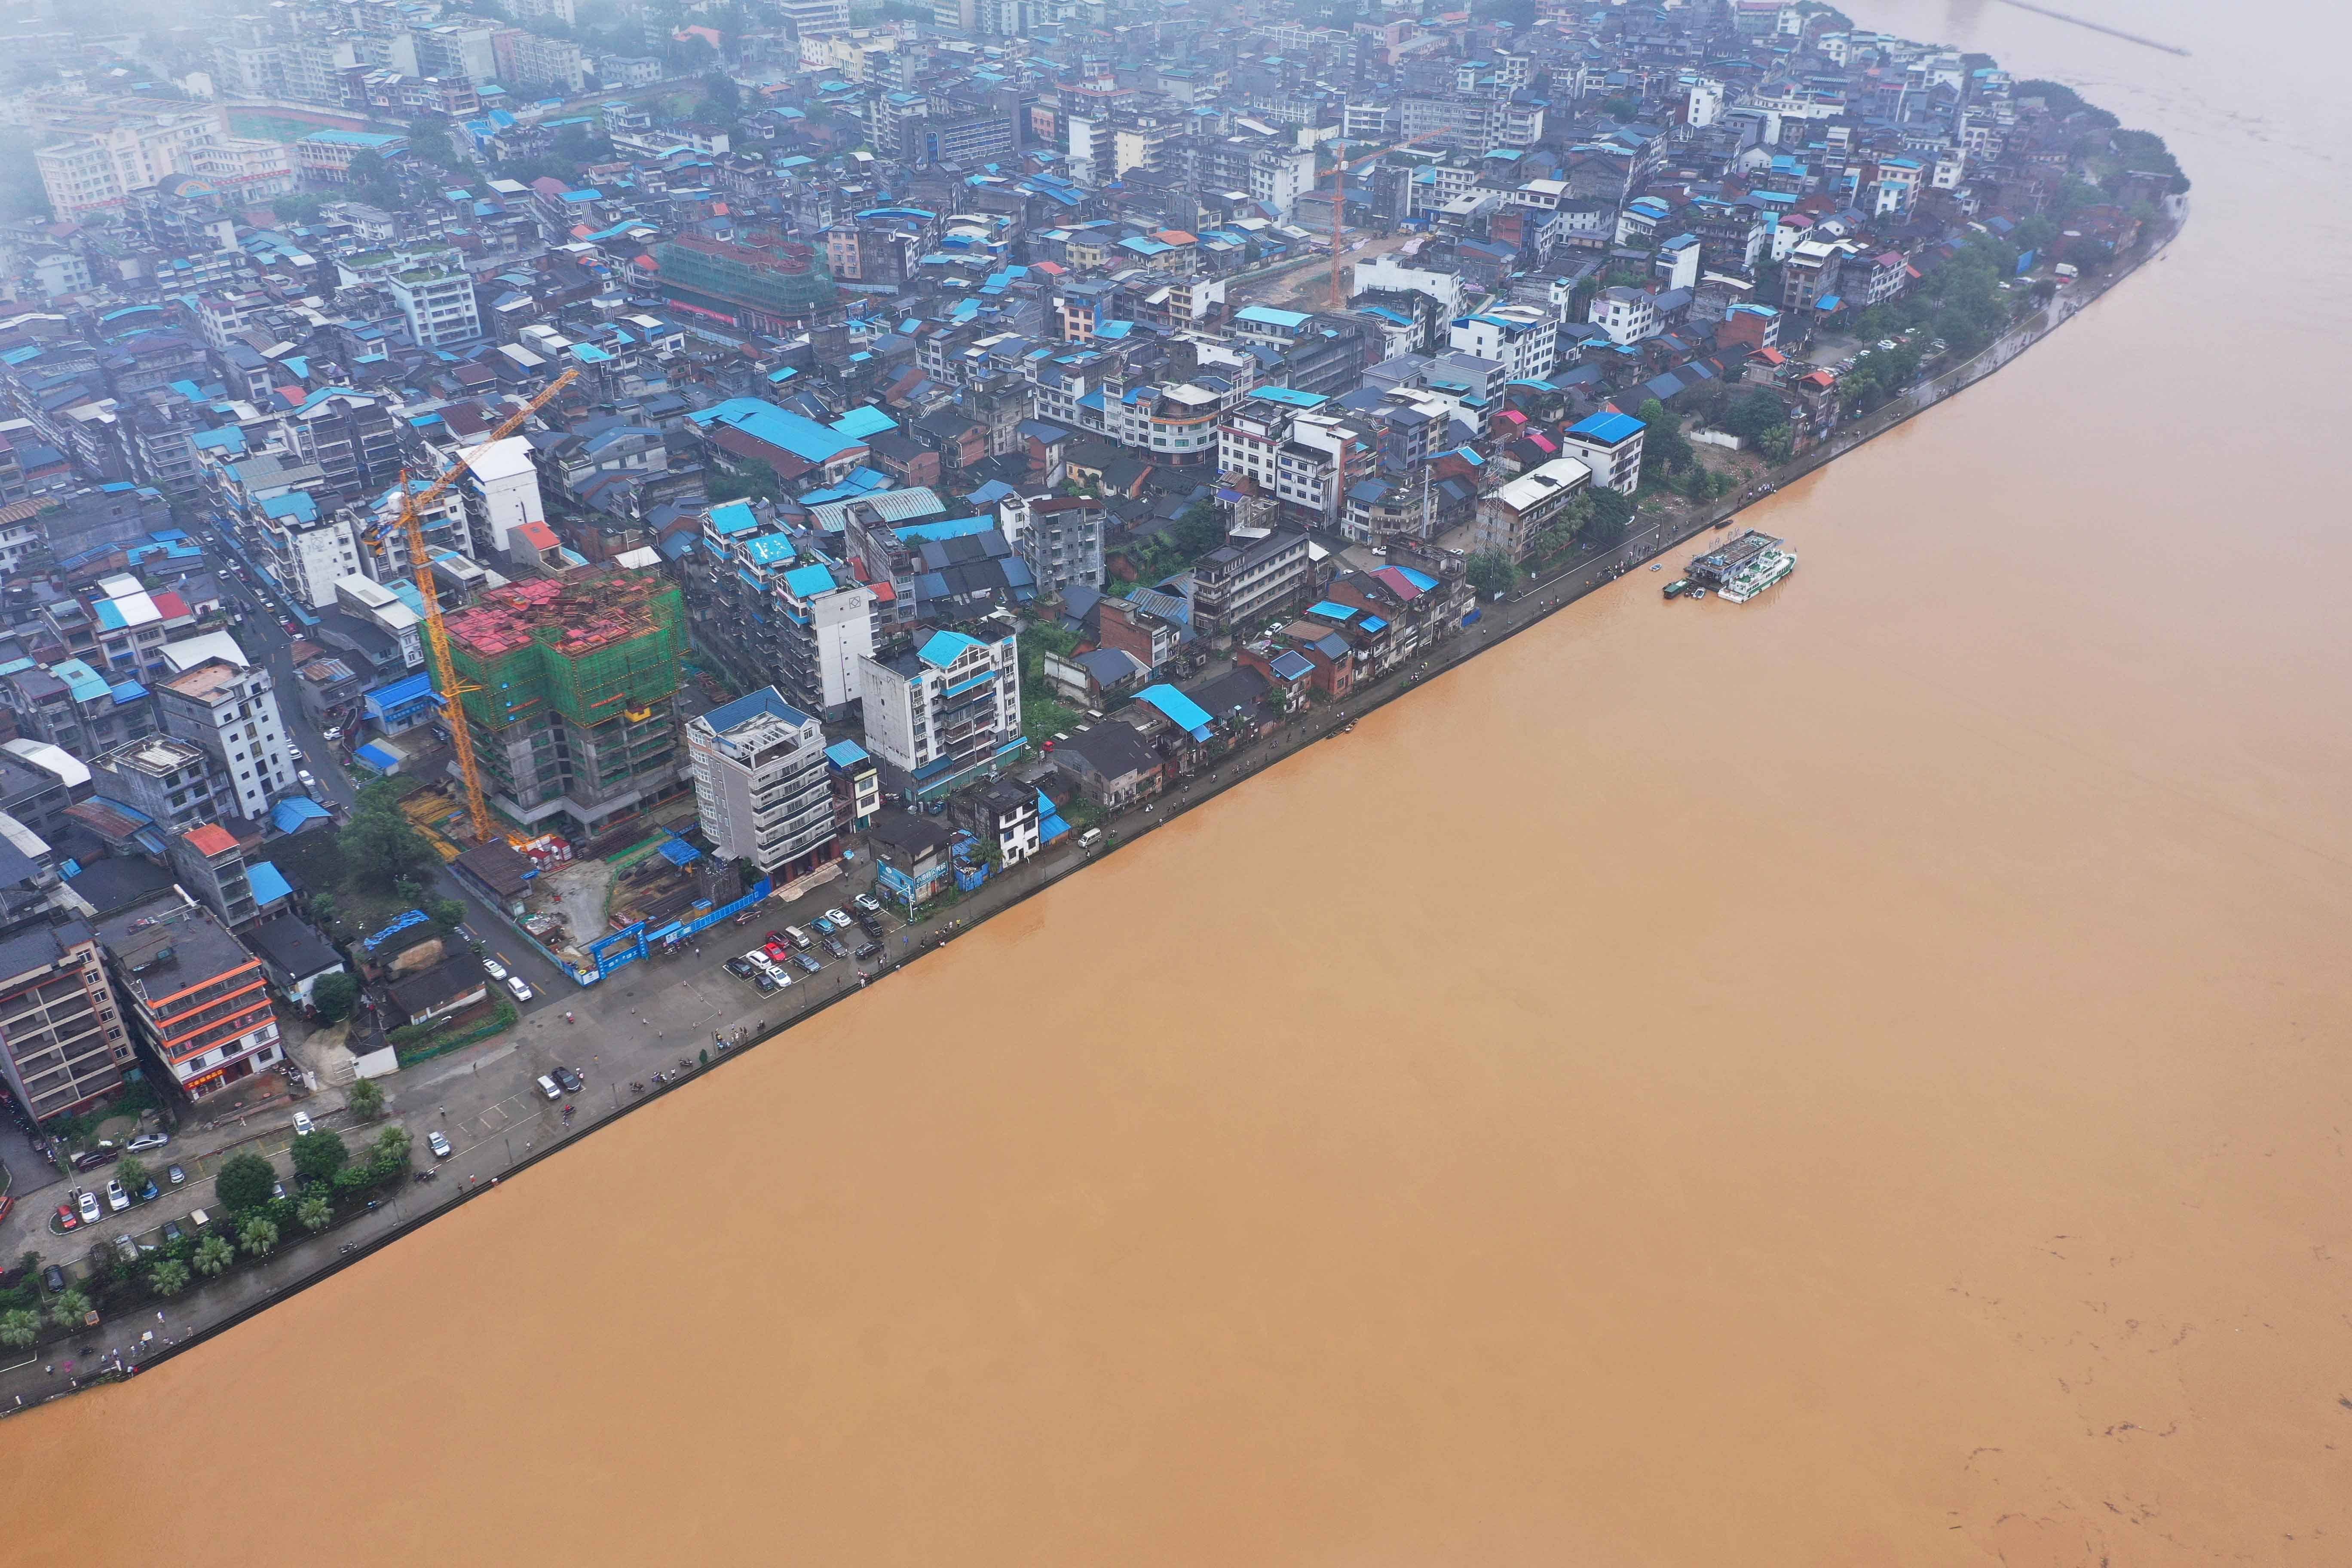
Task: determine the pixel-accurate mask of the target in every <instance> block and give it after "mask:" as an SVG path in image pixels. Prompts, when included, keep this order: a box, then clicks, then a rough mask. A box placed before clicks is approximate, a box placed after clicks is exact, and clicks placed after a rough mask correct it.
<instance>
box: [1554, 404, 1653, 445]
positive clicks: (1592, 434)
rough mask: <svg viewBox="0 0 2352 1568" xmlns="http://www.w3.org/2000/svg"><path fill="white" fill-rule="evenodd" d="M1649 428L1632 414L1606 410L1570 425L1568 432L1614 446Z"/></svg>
mask: <svg viewBox="0 0 2352 1568" xmlns="http://www.w3.org/2000/svg"><path fill="white" fill-rule="evenodd" d="M1648 428H1649V426H1646V425H1644V424H1643V423H1642V422H1641V421H1640V420H1639V419H1636V418H1634V417H1633V416H1632V415H1630V414H1615V413H1611V412H1608V411H1606V410H1604V411H1603V412H1601V413H1599V414H1594V415H1591V416H1587V417H1586V418H1583V419H1580V420H1578V421H1577V422H1576V423H1575V424H1573V425H1571V426H1569V427H1568V433H1569V434H1570V435H1571V436H1581V437H1585V438H1586V439H1587V440H1591V441H1598V442H1600V443H1601V445H1602V446H1604V447H1613V446H1615V445H1617V443H1618V442H1620V441H1623V440H1628V439H1630V438H1632V437H1635V436H1638V435H1640V434H1641V433H1642V432H1643V431H1644V430H1646V429H1648Z"/></svg>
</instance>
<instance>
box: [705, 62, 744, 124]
mask: <svg viewBox="0 0 2352 1568" xmlns="http://www.w3.org/2000/svg"><path fill="white" fill-rule="evenodd" d="M702 101H703V104H704V106H705V107H706V108H708V109H709V110H710V114H711V118H713V119H715V120H730V119H732V118H733V117H734V115H735V113H736V111H737V110H740V109H741V108H742V107H743V89H741V88H740V87H738V86H736V85H735V79H734V78H733V77H731V76H729V75H728V74H727V73H726V72H725V71H711V72H709V73H708V74H707V75H705V76H704V77H703V79H702Z"/></svg>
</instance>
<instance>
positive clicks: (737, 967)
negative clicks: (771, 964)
mask: <svg viewBox="0 0 2352 1568" xmlns="http://www.w3.org/2000/svg"><path fill="white" fill-rule="evenodd" d="M727 973H730V974H733V975H738V976H740V977H741V978H742V979H745V980H749V979H751V976H753V975H754V974H757V973H760V972H759V971H758V970H756V969H754V968H752V967H751V960H750V959H748V958H730V959H729V960H728V961H727Z"/></svg>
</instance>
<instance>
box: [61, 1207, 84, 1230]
mask: <svg viewBox="0 0 2352 1568" xmlns="http://www.w3.org/2000/svg"><path fill="white" fill-rule="evenodd" d="M80 1224H81V1216H80V1215H77V1214H76V1213H74V1206H73V1205H71V1204H59V1205H58V1229H59V1230H71V1229H73V1228H74V1227H75V1226H79V1225H80Z"/></svg>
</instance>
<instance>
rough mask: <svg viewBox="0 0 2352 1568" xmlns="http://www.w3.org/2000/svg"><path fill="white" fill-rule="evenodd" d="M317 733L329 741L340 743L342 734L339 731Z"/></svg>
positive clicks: (328, 730) (329, 730)
mask: <svg viewBox="0 0 2352 1568" xmlns="http://www.w3.org/2000/svg"><path fill="white" fill-rule="evenodd" d="M319 733H320V734H322V735H324V736H325V737H326V738H327V739H329V740H330V741H340V740H341V739H342V738H343V732H342V731H341V730H335V729H327V730H321V731H319Z"/></svg>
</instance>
